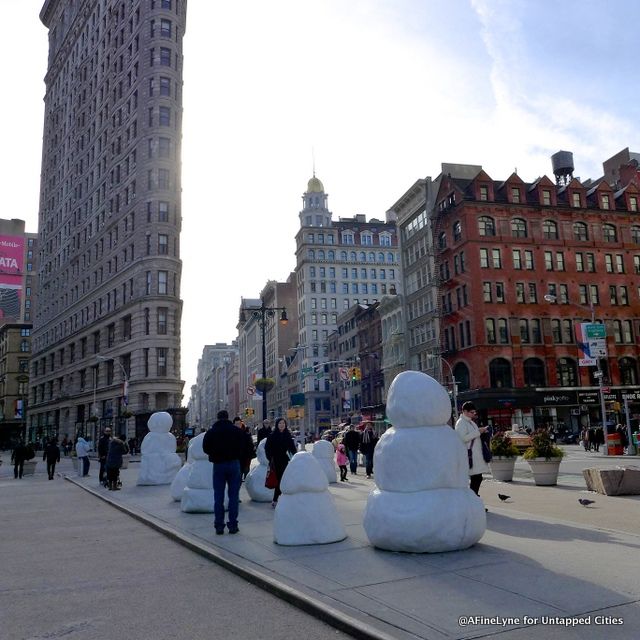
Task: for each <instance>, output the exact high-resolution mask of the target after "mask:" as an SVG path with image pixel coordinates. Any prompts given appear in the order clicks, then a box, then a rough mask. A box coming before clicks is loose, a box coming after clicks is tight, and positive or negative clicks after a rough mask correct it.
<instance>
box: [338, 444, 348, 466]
mask: <svg viewBox="0 0 640 640" xmlns="http://www.w3.org/2000/svg"><path fill="white" fill-rule="evenodd" d="M336 464H337V465H338V466H339V467H346V466H347V464H349V458H347V452H346V449H345V448H344V445H343V444H342V443H340V444H339V445H338V449H337V450H336Z"/></svg>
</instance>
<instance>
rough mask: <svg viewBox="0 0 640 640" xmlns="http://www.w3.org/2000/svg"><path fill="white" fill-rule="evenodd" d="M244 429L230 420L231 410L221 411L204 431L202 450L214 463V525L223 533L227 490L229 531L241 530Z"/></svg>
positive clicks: (217, 531)
mask: <svg viewBox="0 0 640 640" xmlns="http://www.w3.org/2000/svg"><path fill="white" fill-rule="evenodd" d="M244 443H245V440H244V438H243V435H242V432H241V431H240V429H238V428H237V427H235V426H234V425H233V423H232V422H231V421H230V420H229V413H228V412H227V411H225V410H224V409H223V410H222V411H218V415H217V420H216V422H214V424H213V426H212V427H211V428H210V429H209V430H208V431H207V432H206V433H205V435H204V439H203V440H202V449H203V451H204V452H205V453H206V454H207V455H208V456H209V461H210V462H213V514H214V521H213V526H214V528H215V530H216V534H217V535H222V534H223V533H224V493H225V489H227V492H228V494H229V520H228V522H227V528H228V529H229V533H238V531H239V528H238V504H239V502H240V483H241V472H240V460H241V458H242V456H243V454H244V446H245V445H244Z"/></svg>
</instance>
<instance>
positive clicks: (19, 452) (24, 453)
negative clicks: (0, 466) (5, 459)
mask: <svg viewBox="0 0 640 640" xmlns="http://www.w3.org/2000/svg"><path fill="white" fill-rule="evenodd" d="M25 460H29V452H28V450H27V447H26V445H24V444H22V443H19V444H17V445H16V446H15V448H14V450H13V452H12V453H11V462H15V463H16V464H20V463H21V462H24V461H25Z"/></svg>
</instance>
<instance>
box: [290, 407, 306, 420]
mask: <svg viewBox="0 0 640 640" xmlns="http://www.w3.org/2000/svg"><path fill="white" fill-rule="evenodd" d="M287 418H289V419H290V420H296V419H299V418H304V407H291V408H290V409H287Z"/></svg>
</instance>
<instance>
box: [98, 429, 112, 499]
mask: <svg viewBox="0 0 640 640" xmlns="http://www.w3.org/2000/svg"><path fill="white" fill-rule="evenodd" d="M110 442H111V427H105V428H104V431H103V432H102V435H101V436H100V439H99V440H98V460H99V461H100V471H99V472H98V482H99V483H100V484H103V485H105V486H106V484H107V480H106V478H105V473H106V464H107V454H108V453H109V443H110Z"/></svg>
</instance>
